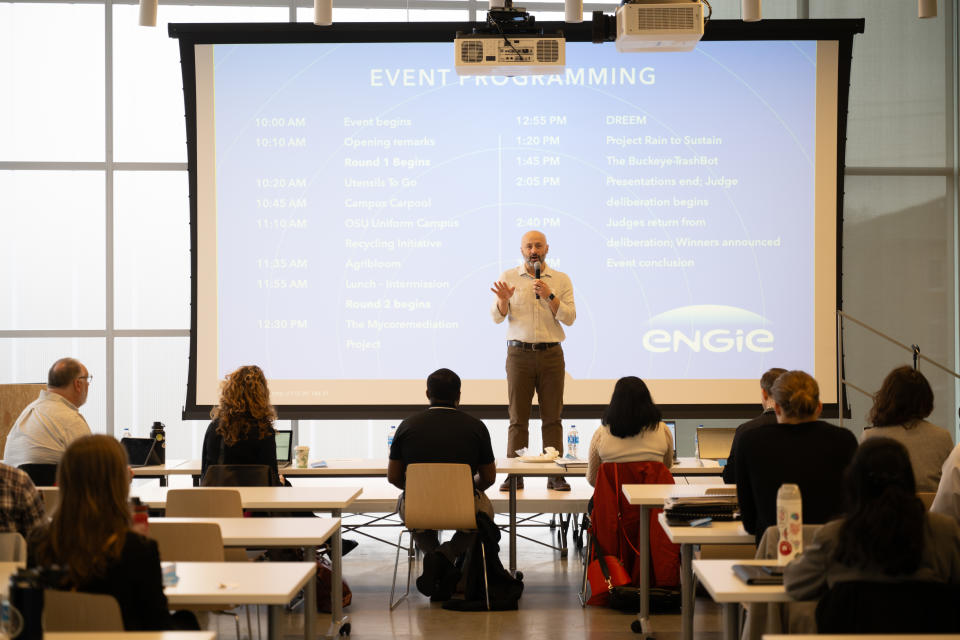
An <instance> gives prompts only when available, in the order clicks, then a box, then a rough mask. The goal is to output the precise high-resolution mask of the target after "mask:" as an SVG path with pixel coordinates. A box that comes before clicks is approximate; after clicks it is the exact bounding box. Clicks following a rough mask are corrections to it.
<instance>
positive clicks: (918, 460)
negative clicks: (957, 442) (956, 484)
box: [860, 366, 953, 491]
mask: <svg viewBox="0 0 960 640" xmlns="http://www.w3.org/2000/svg"><path fill="white" fill-rule="evenodd" d="M932 411H933V389H931V388H930V383H929V382H927V379H926V378H925V377H924V375H923V374H922V373H920V372H919V371H918V370H916V369H914V368H913V367H908V366H903V367H897V368H896V369H894V370H893V371H891V372H890V373H888V374H887V377H886V378H884V380H883V384H882V385H880V390H879V391H877V393H876V394H875V395H874V396H873V407H871V408H870V413H869V414H868V415H867V421H868V422H869V423H870V426H869V427H867V428H866V429H864V430H863V434H862V435H861V436H860V442H866V441H867V440H869V439H870V438H892V439H894V440H896V441H897V442H899V443H900V444H902V445H903V446H904V447H906V448H907V453H909V454H910V463H911V465H912V466H913V474H914V480H915V481H916V484H917V491H936V490H937V485H938V484H940V470H941V469H942V468H943V463H944V461H946V459H947V456H949V455H950V451H951V450H952V449H953V438H952V437H951V436H950V432H949V431H947V430H946V429H944V428H943V427H938V426H937V425H935V424H932V423H930V422H927V421H926V420H925V419H924V418H926V417H927V416H929V415H930V413H931V412H932Z"/></svg>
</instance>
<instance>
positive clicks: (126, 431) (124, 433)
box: [120, 427, 133, 440]
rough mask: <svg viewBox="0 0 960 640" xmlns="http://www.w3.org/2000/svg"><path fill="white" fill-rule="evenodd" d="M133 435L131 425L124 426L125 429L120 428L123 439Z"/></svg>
mask: <svg viewBox="0 0 960 640" xmlns="http://www.w3.org/2000/svg"><path fill="white" fill-rule="evenodd" d="M132 437H133V434H132V433H130V427H124V428H123V429H121V430H120V439H121V440H123V439H124V438H132Z"/></svg>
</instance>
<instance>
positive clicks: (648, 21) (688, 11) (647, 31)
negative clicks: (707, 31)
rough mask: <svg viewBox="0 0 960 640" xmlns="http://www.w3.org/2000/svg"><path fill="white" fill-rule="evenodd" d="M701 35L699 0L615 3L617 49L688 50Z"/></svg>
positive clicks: (701, 23) (701, 10) (701, 15)
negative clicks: (618, 4)
mask: <svg viewBox="0 0 960 640" xmlns="http://www.w3.org/2000/svg"><path fill="white" fill-rule="evenodd" d="M702 37H703V3H702V2H701V1H700V0H634V1H633V2H630V3H629V4H623V5H620V6H619V7H617V51H692V50H693V48H694V47H696V46H697V43H698V42H699V41H700V38H702Z"/></svg>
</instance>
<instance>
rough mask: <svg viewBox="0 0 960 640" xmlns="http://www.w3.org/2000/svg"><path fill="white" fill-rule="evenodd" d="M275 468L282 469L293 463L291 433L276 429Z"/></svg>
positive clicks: (290, 431)
mask: <svg viewBox="0 0 960 640" xmlns="http://www.w3.org/2000/svg"><path fill="white" fill-rule="evenodd" d="M276 440H277V467H278V468H280V469H283V468H285V467H289V466H290V463H291V462H293V431H292V430H289V429H277V435H276Z"/></svg>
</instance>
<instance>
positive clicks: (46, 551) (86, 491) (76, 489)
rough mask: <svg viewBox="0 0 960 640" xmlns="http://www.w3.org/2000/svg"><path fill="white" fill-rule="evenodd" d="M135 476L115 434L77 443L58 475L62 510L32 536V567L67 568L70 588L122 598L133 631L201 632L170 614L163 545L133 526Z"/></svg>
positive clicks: (187, 615)
mask: <svg viewBox="0 0 960 640" xmlns="http://www.w3.org/2000/svg"><path fill="white" fill-rule="evenodd" d="M131 477H132V475H131V473H130V469H129V467H128V466H127V454H126V451H124V449H123V447H122V446H121V445H120V443H119V442H118V441H117V440H115V439H113V438H111V437H110V436H104V435H94V436H87V437H84V438H80V439H79V440H77V441H76V442H74V443H73V444H71V445H70V447H69V448H67V451H66V453H64V455H63V457H62V458H61V460H60V466H59V468H58V470H57V484H58V485H59V487H60V506H59V507H57V510H56V511H55V512H54V514H53V519H52V521H51V522H50V524H49V526H47V527H43V528H40V529H37V530H36V531H35V532H34V535H33V536H32V537H31V540H30V543H29V546H28V548H29V555H30V560H29V563H30V565H31V566H36V565H54V564H56V565H60V566H61V567H64V568H65V571H66V576H65V584H64V585H63V587H64V588H70V589H76V590H79V591H85V592H89V593H104V594H108V595H111V596H113V597H114V598H116V599H117V602H118V603H119V604H120V611H121V613H122V615H123V626H124V629H126V630H127V631H156V630H165V629H175V628H184V629H186V628H193V629H197V628H198V626H197V624H196V619H195V618H193V615H192V614H190V613H187V612H183V613H182V614H178V615H177V617H176V619H175V618H174V616H171V615H170V611H169V609H168V607H167V598H166V596H165V595H164V593H163V584H162V578H161V571H160V553H159V551H158V550H157V543H156V542H154V541H153V540H150V539H148V538H145V537H143V536H141V535H140V534H138V533H134V532H133V531H132V530H131V528H130V527H131V513H130V505H129V502H128V495H129V492H130V480H131ZM181 616H182V618H181Z"/></svg>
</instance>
